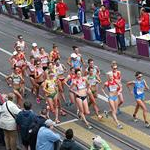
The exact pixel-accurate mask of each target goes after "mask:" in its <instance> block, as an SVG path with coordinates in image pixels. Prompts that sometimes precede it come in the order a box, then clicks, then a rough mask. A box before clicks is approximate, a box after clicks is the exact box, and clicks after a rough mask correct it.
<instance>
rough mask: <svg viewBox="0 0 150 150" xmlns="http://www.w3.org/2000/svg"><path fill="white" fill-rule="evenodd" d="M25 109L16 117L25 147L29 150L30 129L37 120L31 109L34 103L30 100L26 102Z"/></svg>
mask: <svg viewBox="0 0 150 150" xmlns="http://www.w3.org/2000/svg"><path fill="white" fill-rule="evenodd" d="M23 107H24V110H22V111H21V112H19V114H18V115H17V117H16V123H17V125H18V126H19V128H20V133H21V140H22V144H23V146H24V148H25V149H26V150H28V147H29V141H28V138H27V137H28V129H29V126H30V125H31V124H32V122H33V121H34V120H35V118H36V115H35V113H34V112H33V111H32V110H31V107H32V104H31V103H30V102H29V101H26V102H24V104H23Z"/></svg>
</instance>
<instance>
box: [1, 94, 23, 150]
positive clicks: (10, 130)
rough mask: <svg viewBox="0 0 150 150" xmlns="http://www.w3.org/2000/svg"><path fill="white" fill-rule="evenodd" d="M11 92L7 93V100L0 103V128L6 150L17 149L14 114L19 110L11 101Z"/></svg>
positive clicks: (12, 95)
mask: <svg viewBox="0 0 150 150" xmlns="http://www.w3.org/2000/svg"><path fill="white" fill-rule="evenodd" d="M13 97H14V94H13V93H9V94H8V96H7V101H6V102H4V103H3V104H2V105H0V128H1V129H3V131H4V137H5V144H6V149H7V150H10V149H11V150H17V143H16V141H17V128H16V127H17V125H16V122H15V116H16V115H17V114H18V113H19V112H20V111H21V110H20V109H19V108H18V106H17V105H16V104H15V103H13Z"/></svg>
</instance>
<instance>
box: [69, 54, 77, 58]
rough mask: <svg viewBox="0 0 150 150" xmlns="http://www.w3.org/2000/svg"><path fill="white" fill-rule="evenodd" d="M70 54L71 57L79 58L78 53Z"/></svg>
mask: <svg viewBox="0 0 150 150" xmlns="http://www.w3.org/2000/svg"><path fill="white" fill-rule="evenodd" d="M70 56H71V58H77V57H78V56H77V54H76V53H72V54H71V55H70Z"/></svg>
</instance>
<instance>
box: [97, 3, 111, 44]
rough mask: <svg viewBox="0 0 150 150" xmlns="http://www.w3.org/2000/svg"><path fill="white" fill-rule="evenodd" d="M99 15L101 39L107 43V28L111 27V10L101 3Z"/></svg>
mask: <svg viewBox="0 0 150 150" xmlns="http://www.w3.org/2000/svg"><path fill="white" fill-rule="evenodd" d="M98 16H99V20H100V25H101V40H102V42H103V43H106V30H107V29H110V28H111V27H110V15H109V10H107V9H106V8H105V6H104V5H101V9H100V11H99V15H98Z"/></svg>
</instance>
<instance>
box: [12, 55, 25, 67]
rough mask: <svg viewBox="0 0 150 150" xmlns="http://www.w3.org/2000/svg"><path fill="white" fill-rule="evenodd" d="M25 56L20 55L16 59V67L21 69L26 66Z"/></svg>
mask: <svg viewBox="0 0 150 150" xmlns="http://www.w3.org/2000/svg"><path fill="white" fill-rule="evenodd" d="M24 58H25V56H24V54H22V53H20V54H18V55H17V57H16V58H14V62H15V65H16V66H18V67H21V66H22V65H24V63H25V61H24Z"/></svg>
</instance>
